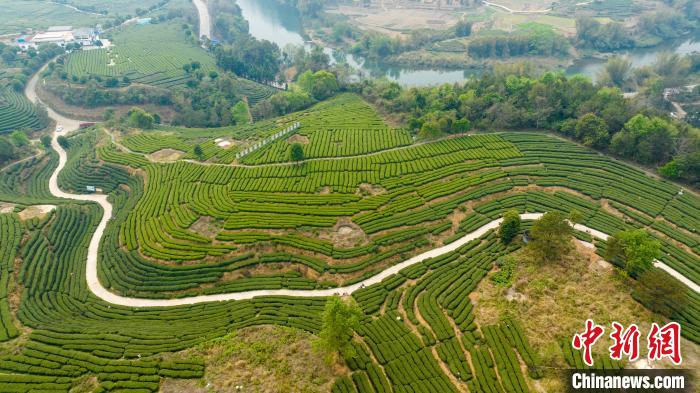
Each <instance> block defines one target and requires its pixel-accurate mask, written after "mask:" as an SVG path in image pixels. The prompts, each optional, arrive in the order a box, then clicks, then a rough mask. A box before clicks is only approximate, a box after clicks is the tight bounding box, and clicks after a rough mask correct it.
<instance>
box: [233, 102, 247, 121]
mask: <svg viewBox="0 0 700 393" xmlns="http://www.w3.org/2000/svg"><path fill="white" fill-rule="evenodd" d="M231 120H233V124H238V125H240V124H246V123H248V122H250V116H249V115H248V105H246V103H245V101H238V102H237V103H236V105H234V106H232V107H231Z"/></svg>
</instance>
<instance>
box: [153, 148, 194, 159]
mask: <svg viewBox="0 0 700 393" xmlns="http://www.w3.org/2000/svg"><path fill="white" fill-rule="evenodd" d="M184 155H185V152H183V151H180V150H175V149H161V150H158V151H157V152H155V153H151V154H149V155H148V157H149V158H150V159H152V160H153V161H156V162H174V161H177V160H179V159H180V158H182V156H184Z"/></svg>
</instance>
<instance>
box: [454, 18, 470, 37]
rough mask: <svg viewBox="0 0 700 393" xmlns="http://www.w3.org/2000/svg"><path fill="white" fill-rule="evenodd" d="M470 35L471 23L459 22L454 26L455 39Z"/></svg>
mask: <svg viewBox="0 0 700 393" xmlns="http://www.w3.org/2000/svg"><path fill="white" fill-rule="evenodd" d="M471 34H472V22H470V21H466V20H460V21H459V22H457V25H456V26H455V35H456V36H457V37H467V36H469V35H471Z"/></svg>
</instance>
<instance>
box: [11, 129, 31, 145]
mask: <svg viewBox="0 0 700 393" xmlns="http://www.w3.org/2000/svg"><path fill="white" fill-rule="evenodd" d="M10 141H11V142H12V144H13V145H15V146H16V147H25V146H27V145H29V138H28V137H27V134H25V133H24V131H20V130H16V131H13V132H12V134H10Z"/></svg>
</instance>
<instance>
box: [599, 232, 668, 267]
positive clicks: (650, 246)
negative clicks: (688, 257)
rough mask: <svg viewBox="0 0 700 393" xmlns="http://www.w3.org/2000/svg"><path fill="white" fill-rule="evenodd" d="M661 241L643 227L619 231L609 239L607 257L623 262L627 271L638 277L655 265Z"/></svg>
mask: <svg viewBox="0 0 700 393" xmlns="http://www.w3.org/2000/svg"><path fill="white" fill-rule="evenodd" d="M660 249H661V243H660V242H659V241H658V240H655V239H653V238H652V237H651V236H649V234H648V233H647V232H646V231H645V230H643V229H636V230H631V231H623V232H618V233H617V234H615V236H612V237H610V239H608V249H607V253H606V258H607V259H608V260H610V261H615V260H619V261H620V262H622V264H623V266H624V267H625V270H626V271H627V273H629V274H630V275H631V276H633V277H636V276H638V275H640V274H641V273H643V272H645V271H647V270H650V269H651V268H652V267H653V266H654V258H656V257H658V256H659V250H660Z"/></svg>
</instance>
